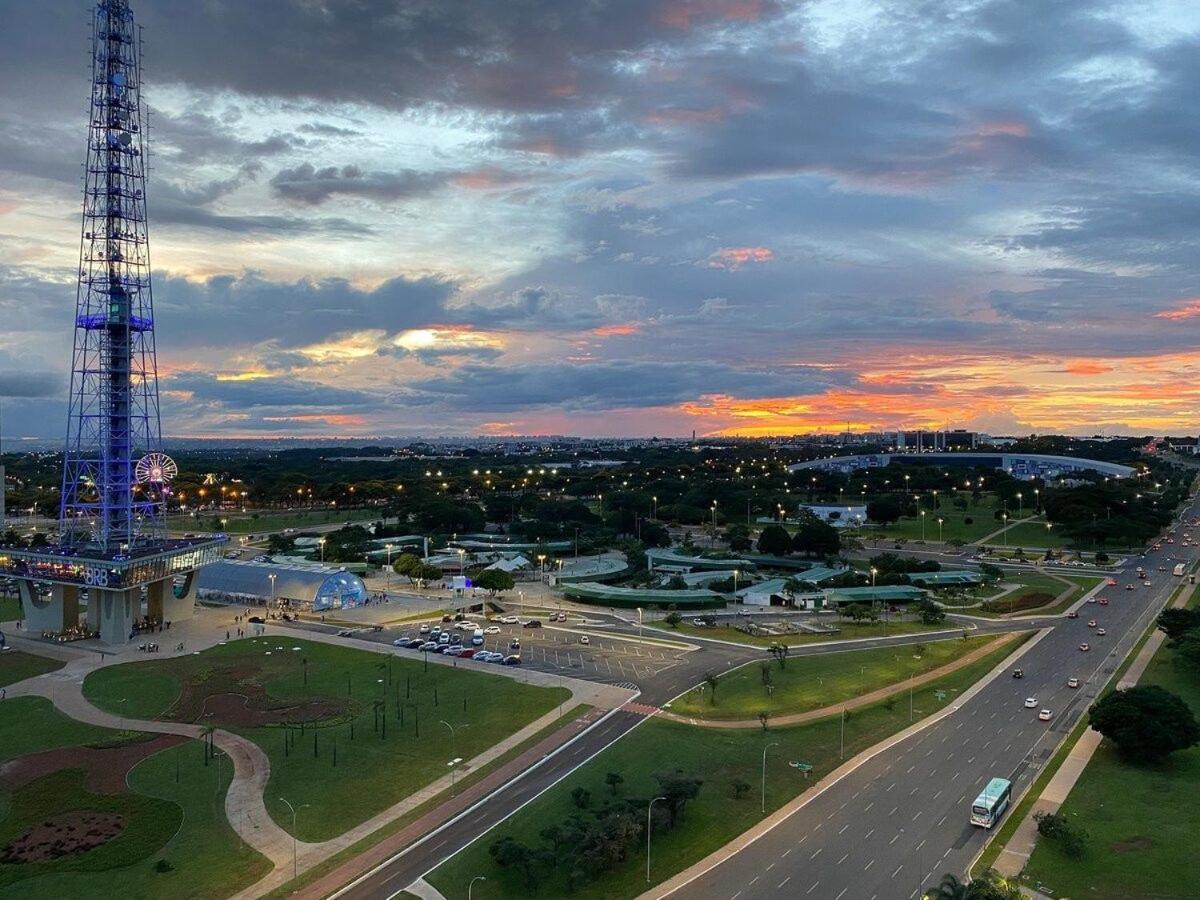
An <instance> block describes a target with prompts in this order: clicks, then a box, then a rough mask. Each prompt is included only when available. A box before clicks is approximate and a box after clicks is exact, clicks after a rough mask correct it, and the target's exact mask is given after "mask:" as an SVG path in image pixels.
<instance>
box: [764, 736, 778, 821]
mask: <svg viewBox="0 0 1200 900" xmlns="http://www.w3.org/2000/svg"><path fill="white" fill-rule="evenodd" d="M778 746H779V741H771V743H769V744H767V746H765V747H763V759H762V811H763V812H764V813H765V812H766V811H767V751H768V750H770V749H771V748H772V747H778Z"/></svg>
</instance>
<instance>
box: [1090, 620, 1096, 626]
mask: <svg viewBox="0 0 1200 900" xmlns="http://www.w3.org/2000/svg"><path fill="white" fill-rule="evenodd" d="M1095 627H1096V620H1095V619H1089V620H1088V628H1095Z"/></svg>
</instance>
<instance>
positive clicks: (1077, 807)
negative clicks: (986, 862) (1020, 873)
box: [1025, 645, 1200, 900]
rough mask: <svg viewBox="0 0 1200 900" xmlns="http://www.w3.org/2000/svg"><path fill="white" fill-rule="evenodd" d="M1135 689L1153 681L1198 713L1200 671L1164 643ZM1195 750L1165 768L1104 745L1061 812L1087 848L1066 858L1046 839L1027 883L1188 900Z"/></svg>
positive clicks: (1056, 889)
mask: <svg viewBox="0 0 1200 900" xmlns="http://www.w3.org/2000/svg"><path fill="white" fill-rule="evenodd" d="M1138 683H1139V684H1157V685H1159V686H1160V687H1163V688H1166V689H1167V690H1169V691H1171V692H1173V693H1175V694H1178V695H1179V696H1181V697H1182V698H1183V699H1184V700H1185V701H1186V702H1187V704H1188V705H1189V706H1190V707H1191V708H1192V710H1193V711H1194V712H1196V713H1198V714H1200V674H1198V673H1197V672H1195V671H1194V670H1189V669H1188V668H1186V667H1185V666H1183V665H1182V664H1181V663H1180V662H1179V661H1178V660H1177V659H1176V657H1175V654H1174V653H1173V652H1172V651H1171V650H1170V649H1168V648H1167V647H1166V646H1165V645H1164V646H1163V647H1162V648H1160V649H1159V651H1158V652H1157V653H1156V654H1155V655H1154V659H1153V660H1151V662H1150V665H1149V666H1148V667H1147V669H1146V672H1145V674H1143V675H1142V678H1141V679H1140V681H1139V682H1138ZM1197 797H1200V748H1192V749H1191V750H1187V751H1184V752H1181V753H1175V754H1173V755H1172V756H1171V757H1170V758H1169V759H1168V760H1167V761H1166V762H1165V763H1162V764H1160V765H1154V766H1137V765H1130V764H1129V763H1126V762H1124V761H1123V760H1121V759H1120V758H1119V757H1118V756H1117V754H1116V753H1115V752H1114V750H1113V747H1112V745H1111V744H1110V743H1109V742H1107V741H1105V742H1104V743H1102V744H1101V745H1100V749H1099V750H1098V751H1097V752H1096V755H1095V756H1093V757H1092V761H1091V762H1090V763H1089V764H1088V767H1087V768H1086V769H1085V770H1084V772H1083V775H1082V776H1081V777H1080V779H1079V781H1078V782H1076V784H1075V787H1074V788H1073V789H1072V791H1071V793H1070V795H1069V796H1068V797H1067V802H1066V803H1064V804H1063V807H1062V810H1061V812H1062V813H1063V814H1064V815H1067V816H1069V817H1070V818H1071V819H1072V820H1073V821H1075V822H1077V823H1078V824H1079V825H1081V826H1083V828H1085V829H1086V830H1087V832H1088V841H1087V851H1086V853H1085V855H1084V856H1083V857H1082V858H1081V859H1071V858H1069V857H1067V856H1066V855H1065V854H1063V853H1062V852H1060V851H1059V850H1058V849H1057V848H1056V847H1054V846H1051V845H1049V844H1048V843H1047V842H1045V841H1041V842H1039V843H1038V846H1037V848H1036V849H1035V850H1034V853H1033V856H1032V857H1031V858H1030V860H1029V864H1028V866H1027V867H1026V869H1025V881H1026V882H1027V883H1028V884H1031V885H1035V884H1043V885H1046V886H1047V889H1046V893H1053V895H1054V896H1057V897H1067V896H1069V897H1095V898H1104V900H1108V898H1112V900H1118V898H1125V897H1194V896H1196V874H1195V872H1196V870H1195V844H1196V836H1197V835H1200V803H1197V802H1196V798H1197Z"/></svg>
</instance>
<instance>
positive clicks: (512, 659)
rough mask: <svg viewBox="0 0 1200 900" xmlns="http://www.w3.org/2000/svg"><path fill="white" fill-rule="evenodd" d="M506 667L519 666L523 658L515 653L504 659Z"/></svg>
mask: <svg viewBox="0 0 1200 900" xmlns="http://www.w3.org/2000/svg"><path fill="white" fill-rule="evenodd" d="M504 664H505V665H506V666H519V665H520V664H521V656H520V654H519V653H513V654H511V655H510V656H506V657H504Z"/></svg>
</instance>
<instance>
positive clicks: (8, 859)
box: [0, 810, 125, 863]
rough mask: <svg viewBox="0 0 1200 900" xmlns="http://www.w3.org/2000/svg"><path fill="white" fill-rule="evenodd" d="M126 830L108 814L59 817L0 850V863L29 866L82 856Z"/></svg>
mask: <svg viewBox="0 0 1200 900" xmlns="http://www.w3.org/2000/svg"><path fill="white" fill-rule="evenodd" d="M124 828H125V817H124V816H121V815H118V814H117V813H109V812H84V811H82V810H78V811H74V812H68V813H62V814H61V815H57V816H53V817H51V818H49V819H47V820H46V821H44V822H39V823H38V824H37V825H34V826H33V827H32V828H30V829H28V830H27V831H26V832H24V833H23V834H21V835H20V836H18V837H17V838H15V839H14V840H12V841H10V842H9V844H8V846H6V847H5V848H4V849H3V850H0V863H31V862H41V861H43V860H48V859H58V858H59V857H60V856H71V855H72V854H75V853H84V852H86V851H88V850H92V849H94V848H96V847H99V846H100V845H101V844H107V843H108V842H109V841H111V840H112V839H113V838H115V837H116V836H117V835H118V834H120V833H121V831H122V830H123V829H124Z"/></svg>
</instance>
